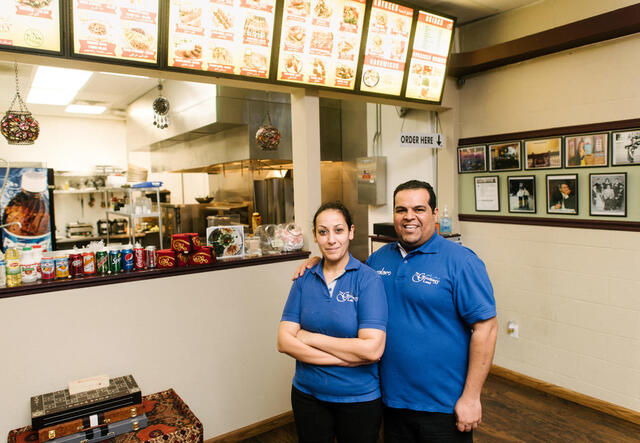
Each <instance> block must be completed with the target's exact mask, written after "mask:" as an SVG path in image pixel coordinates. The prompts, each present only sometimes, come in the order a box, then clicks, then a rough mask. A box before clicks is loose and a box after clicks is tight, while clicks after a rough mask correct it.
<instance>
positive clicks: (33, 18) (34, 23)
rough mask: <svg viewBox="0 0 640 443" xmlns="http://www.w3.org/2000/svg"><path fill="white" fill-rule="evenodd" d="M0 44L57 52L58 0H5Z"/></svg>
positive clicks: (58, 47) (0, 13) (1, 8)
mask: <svg viewBox="0 0 640 443" xmlns="http://www.w3.org/2000/svg"><path fill="white" fill-rule="evenodd" d="M1 6H2V7H0V45H5V46H17V47H21V48H30V49H43V50H47V51H56V52H60V5H59V0H5V1H3V2H2V4H1Z"/></svg>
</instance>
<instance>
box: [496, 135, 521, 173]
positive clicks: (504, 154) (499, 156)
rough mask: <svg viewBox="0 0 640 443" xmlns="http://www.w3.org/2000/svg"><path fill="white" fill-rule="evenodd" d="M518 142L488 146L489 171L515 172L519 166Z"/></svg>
mask: <svg viewBox="0 0 640 443" xmlns="http://www.w3.org/2000/svg"><path fill="white" fill-rule="evenodd" d="M521 151H522V149H521V148H520V142H519V141H516V142H509V143H496V144H493V145H489V171H492V172H494V171H517V170H520V169H522V167H521V166H520V152H521Z"/></svg>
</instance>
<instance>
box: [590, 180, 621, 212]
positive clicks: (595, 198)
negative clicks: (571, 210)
mask: <svg viewBox="0 0 640 443" xmlns="http://www.w3.org/2000/svg"><path fill="white" fill-rule="evenodd" d="M589 189H590V190H591V195H590V197H589V215H610V216H615V217H626V216H627V173H626V172H619V173H611V174H609V173H602V174H589Z"/></svg>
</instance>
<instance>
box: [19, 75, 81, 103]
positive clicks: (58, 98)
mask: <svg viewBox="0 0 640 443" xmlns="http://www.w3.org/2000/svg"><path fill="white" fill-rule="evenodd" d="M92 74H93V72H91V71H80V70H78V69H64V68H52V67H50V66H38V70H37V71H36V75H35V77H34V78H33V83H32V84H31V89H30V90H29V96H28V97H27V103H34V104H44V105H67V104H69V103H70V102H71V100H73V98H74V97H75V96H76V94H77V93H78V91H79V90H80V88H82V87H83V86H84V84H85V83H86V82H87V80H89V77H91V75H92Z"/></svg>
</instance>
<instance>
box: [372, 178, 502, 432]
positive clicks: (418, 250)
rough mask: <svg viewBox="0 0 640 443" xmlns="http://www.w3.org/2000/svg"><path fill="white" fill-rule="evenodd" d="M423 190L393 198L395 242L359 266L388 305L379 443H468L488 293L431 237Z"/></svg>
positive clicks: (492, 326)
mask: <svg viewBox="0 0 640 443" xmlns="http://www.w3.org/2000/svg"><path fill="white" fill-rule="evenodd" d="M437 215H438V210H437V209H436V196H435V193H434V191H433V188H432V187H431V185H429V184H428V183H426V182H421V181H418V180H412V181H409V182H406V183H403V184H401V185H399V186H398V187H397V188H396V190H395V191H394V217H393V218H394V226H395V229H396V233H397V234H398V237H399V238H400V241H399V242H397V243H391V244H387V245H385V246H384V247H382V248H381V249H379V250H378V251H376V252H374V253H373V254H372V255H371V256H370V257H369V259H368V260H367V265H369V266H371V267H372V268H373V269H374V270H376V271H377V273H378V275H380V276H381V277H382V280H383V282H384V286H385V290H386V292H387V301H388V305H389V321H388V325H387V345H386V349H385V353H384V355H383V357H382V360H381V361H380V376H381V385H382V400H383V402H384V404H385V413H384V431H385V443H395V442H398V443H400V442H402V443H407V442H423V441H438V442H440V441H447V442H449V441H451V442H458V441H465V442H466V441H473V435H472V431H473V429H475V428H476V427H477V426H478V424H480V421H481V419H482V407H481V404H480V392H481V390H482V386H483V384H484V381H485V379H486V377H487V374H488V373H489V369H490V368H491V362H492V360H493V352H494V349H495V342H496V335H497V321H496V318H495V316H496V309H495V300H494V298H493V289H492V286H491V282H490V281H489V277H488V275H487V271H486V269H485V266H484V264H483V263H482V261H481V260H480V259H479V258H478V257H477V256H476V255H475V253H473V251H471V250H470V249H467V248H465V247H462V246H460V245H457V244H455V243H453V242H451V241H448V240H446V239H444V238H443V237H441V236H440V235H438V234H437V233H436V232H435V231H436V220H437Z"/></svg>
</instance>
